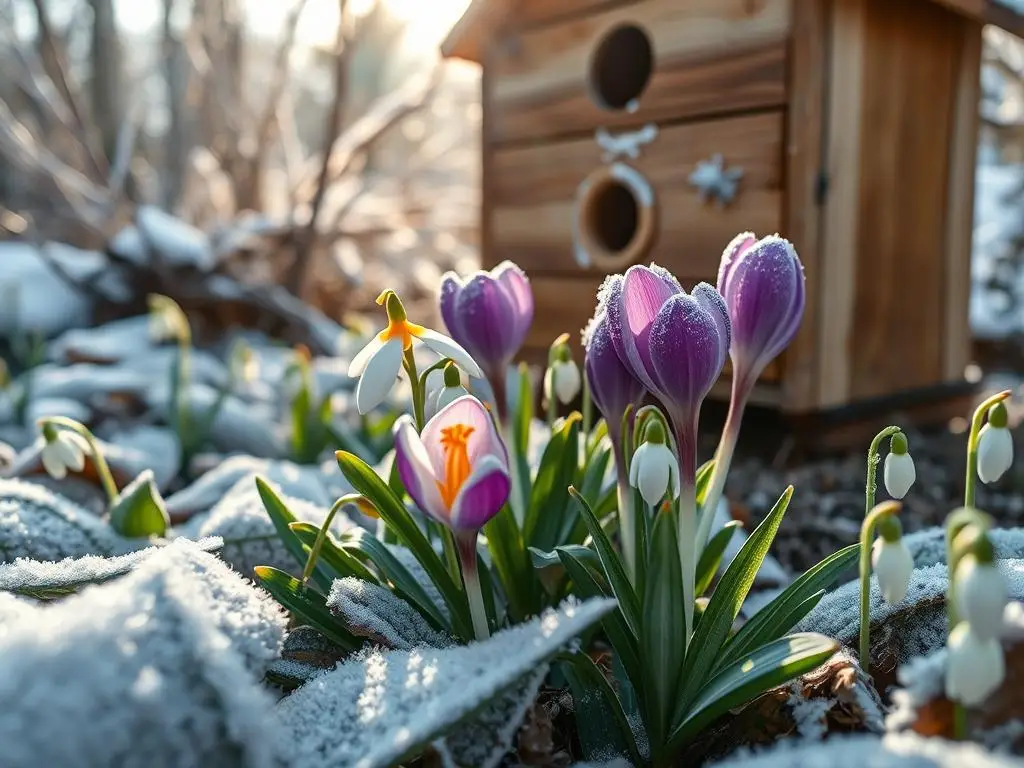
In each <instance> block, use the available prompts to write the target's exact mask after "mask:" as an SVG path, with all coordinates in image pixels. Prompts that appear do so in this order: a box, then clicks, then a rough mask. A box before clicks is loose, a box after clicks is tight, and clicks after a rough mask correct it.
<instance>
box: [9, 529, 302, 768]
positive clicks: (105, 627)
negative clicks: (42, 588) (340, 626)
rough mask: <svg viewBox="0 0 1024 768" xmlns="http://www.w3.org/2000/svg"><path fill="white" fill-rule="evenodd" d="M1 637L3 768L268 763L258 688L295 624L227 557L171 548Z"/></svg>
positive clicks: (269, 733)
mask: <svg viewBox="0 0 1024 768" xmlns="http://www.w3.org/2000/svg"><path fill="white" fill-rule="evenodd" d="M16 610H17V611H19V612H21V616H20V617H19V618H17V619H16V620H15V621H13V622H12V621H5V622H3V627H4V629H3V632H2V633H0V708H2V711H3V712H4V716H3V717H0V765H3V766H5V768H30V767H32V768H34V767H35V766H41V765H53V766H58V765H66V766H71V765H74V766H97V767H98V766H108V765H119V766H138V767H139V768H142V766H146V767H147V768H148V767H150V766H186V765H217V766H239V767H240V768H241V766H245V767H246V768H264V767H266V768H269V767H270V766H272V764H273V763H272V758H271V754H272V751H271V750H272V743H273V734H274V727H275V723H274V721H273V719H272V718H271V717H270V712H271V700H270V697H269V696H268V694H267V692H266V691H265V690H263V689H261V687H260V686H259V685H258V683H257V680H258V677H257V676H258V675H262V673H263V671H264V670H265V668H266V665H267V663H268V662H269V661H270V660H271V659H272V658H273V657H275V656H276V655H277V651H278V647H279V645H280V640H281V636H282V634H283V630H284V617H283V615H282V614H281V612H280V610H279V609H278V608H277V606H276V605H275V604H274V603H273V601H272V600H270V599H269V598H267V597H266V596H265V595H263V594H262V593H261V592H260V591H258V590H255V589H253V588H252V587H251V586H249V585H248V584H246V583H244V582H243V581H242V580H241V579H240V578H239V577H238V576H237V575H235V574H233V573H231V572H230V571H229V570H228V569H227V567H226V566H224V564H223V563H220V562H219V561H218V560H217V559H216V558H215V557H213V556H212V555H209V554H207V553H204V552H201V551H199V550H197V549H195V548H194V547H192V548H190V547H188V546H187V545H186V544H185V543H184V542H182V543H181V544H179V545H177V546H169V547H166V548H164V549H162V550H161V551H160V552H158V553H155V554H154V555H152V556H150V557H149V558H147V559H146V560H145V561H144V562H143V563H141V564H140V565H139V566H138V567H137V568H136V570H135V571H134V572H132V573H131V574H129V575H127V576H125V577H124V578H122V579H118V580H117V581H114V582H110V583H108V584H102V585H99V586H91V587H87V588H86V589H84V590H83V591H82V592H81V593H80V594H77V595H73V596H71V597H68V598H67V599H65V600H62V601H60V602H57V603H54V604H50V605H47V606H44V607H36V608H31V609H30V610H29V611H27V612H23V611H21V608H18V609H16Z"/></svg>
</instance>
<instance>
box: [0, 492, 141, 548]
mask: <svg viewBox="0 0 1024 768" xmlns="http://www.w3.org/2000/svg"><path fill="white" fill-rule="evenodd" d="M127 546H128V544H127V542H126V541H125V540H123V539H121V537H119V536H118V535H117V534H115V533H114V532H113V531H112V530H111V529H110V527H109V526H107V524H106V523H104V522H102V521H101V520H100V519H99V518H98V517H96V515H94V514H92V513H91V512H89V511H87V510H85V509H83V508H82V507H80V506H78V505H77V504H74V503H73V502H71V501H69V500H68V499H65V498H64V497H63V496H58V495H57V494H55V493H53V492H51V491H49V490H47V489H46V488H44V487H43V486H41V485H37V484H35V483H28V482H24V481H21V480H0V559H2V561H3V562H11V561H12V560H16V559H17V558H19V557H26V558H29V559H32V560H62V559H64V558H66V557H81V556H82V555H111V554H114V553H117V552H123V551H124V550H125V549H127Z"/></svg>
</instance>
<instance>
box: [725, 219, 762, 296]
mask: <svg viewBox="0 0 1024 768" xmlns="http://www.w3.org/2000/svg"><path fill="white" fill-rule="evenodd" d="M756 242H757V235H755V234H754V233H753V232H740V233H739V234H738V235H736V237H734V238H733V239H732V240H731V241H729V244H728V245H727V246H725V250H724V251H722V260H721V261H720V262H719V264H718V283H717V285H718V290H719V292H720V293H723V294H724V293H725V283H726V281H728V279H729V275H730V274H731V273H732V269H733V267H735V266H736V262H737V261H738V260H739V257H740V256H742V255H743V253H744V252H745V251H746V250H747V249H748V248H750V247H751V246H752V245H754V243H756Z"/></svg>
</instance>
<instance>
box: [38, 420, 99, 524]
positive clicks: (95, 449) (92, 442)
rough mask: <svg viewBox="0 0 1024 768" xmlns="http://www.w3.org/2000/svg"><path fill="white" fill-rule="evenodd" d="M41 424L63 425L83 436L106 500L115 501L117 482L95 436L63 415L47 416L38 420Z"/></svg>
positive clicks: (82, 425) (83, 426) (86, 428)
mask: <svg viewBox="0 0 1024 768" xmlns="http://www.w3.org/2000/svg"><path fill="white" fill-rule="evenodd" d="M42 424H52V425H54V426H57V427H64V428H65V429H70V430H71V431H72V432H75V433H76V434H78V435H81V436H82V437H83V438H85V441H86V442H87V443H88V444H89V450H90V451H92V459H93V462H94V463H95V464H96V474H97V475H99V478H100V483H102V484H103V490H104V491H106V493H107V501H108V502H109V503H110V504H111V505H113V503H114V502H115V501H117V494H118V490H117V483H115V482H114V475H113V473H112V472H111V471H110V465H109V464H107V460H106V458H104V456H103V451H101V450H100V444H99V442H97V440H96V436H95V435H93V433H92V432H90V431H89V429H88V427H86V426H85V425H84V424H80V423H79V422H77V421H75V420H74V419H69V418H66V417H64V416H50V417H47V418H45V419H43V420H42V421H41V422H40V426H41V425H42Z"/></svg>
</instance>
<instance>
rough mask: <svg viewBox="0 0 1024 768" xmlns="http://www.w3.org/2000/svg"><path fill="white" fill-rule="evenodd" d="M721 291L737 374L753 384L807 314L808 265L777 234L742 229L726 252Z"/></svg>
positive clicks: (720, 272) (720, 276)
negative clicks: (730, 328) (804, 266)
mask: <svg viewBox="0 0 1024 768" xmlns="http://www.w3.org/2000/svg"><path fill="white" fill-rule="evenodd" d="M718 291H719V293H721V294H722V296H723V297H724V298H725V304H726V306H727V307H728V308H729V320H730V321H731V322H732V348H731V354H732V363H733V371H734V374H733V375H734V376H735V377H736V380H737V381H738V382H740V383H741V384H742V386H743V387H744V388H747V387H752V386H753V384H754V382H755V381H756V380H757V377H758V376H759V375H760V374H761V372H762V371H763V370H764V368H765V366H767V365H768V363H770V362H771V361H772V360H773V359H774V358H776V357H778V355H779V353H780V352H782V350H783V349H785V348H786V347H787V346H788V345H789V342H790V341H792V340H793V337H794V336H795V335H796V332H797V330H798V329H799V327H800V321H801V320H802V319H803V314H804V303H805V297H804V268H803V265H802V264H801V263H800V257H799V256H797V253H796V249H795V248H793V245H792V244H791V243H790V242H789V241H788V240H784V239H783V238H781V237H779V236H778V235H772V236H769V237H764V238H761V239H760V240H758V239H757V237H756V236H755V235H754V234H753V233H752V232H743V233H741V234H739V235H737V236H736V237H735V238H733V240H732V242H730V243H729V245H727V246H726V248H725V251H724V252H723V253H722V261H721V264H720V265H719V268H718Z"/></svg>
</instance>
